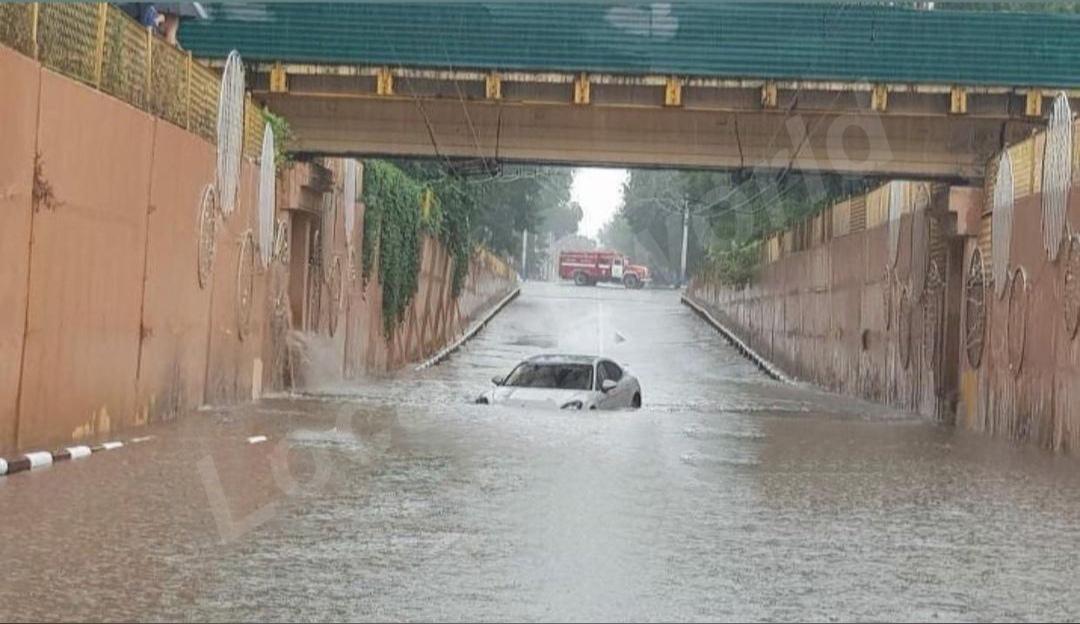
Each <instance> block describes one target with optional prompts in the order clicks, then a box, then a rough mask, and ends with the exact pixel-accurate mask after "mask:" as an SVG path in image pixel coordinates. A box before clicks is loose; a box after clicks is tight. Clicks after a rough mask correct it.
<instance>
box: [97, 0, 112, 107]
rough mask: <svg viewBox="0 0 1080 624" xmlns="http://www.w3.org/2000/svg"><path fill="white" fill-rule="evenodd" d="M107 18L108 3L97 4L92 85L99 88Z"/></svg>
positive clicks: (103, 61)
mask: <svg viewBox="0 0 1080 624" xmlns="http://www.w3.org/2000/svg"><path fill="white" fill-rule="evenodd" d="M107 19H109V5H108V4H106V3H104V2H102V3H101V4H99V5H98V16H97V39H96V41H95V42H94V86H95V87H97V88H98V89H100V88H101V70H102V67H103V66H104V63H105V21H106V20H107Z"/></svg>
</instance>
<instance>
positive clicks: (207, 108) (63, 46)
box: [0, 2, 263, 158]
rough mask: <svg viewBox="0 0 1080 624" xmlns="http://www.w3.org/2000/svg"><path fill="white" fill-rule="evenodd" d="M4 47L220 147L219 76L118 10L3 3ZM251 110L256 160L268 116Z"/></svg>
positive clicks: (0, 31) (247, 148)
mask: <svg viewBox="0 0 1080 624" xmlns="http://www.w3.org/2000/svg"><path fill="white" fill-rule="evenodd" d="M0 44H2V45H6V46H8V47H10V48H12V49H13V50H16V51H18V52H20V53H22V54H25V55H26V56H30V57H32V58H35V59H37V60H38V61H40V62H41V63H42V64H43V65H44V66H45V67H48V68H49V69H52V70H54V71H56V72H59V73H61V74H64V75H65V76H68V77H70V78H74V79H76V80H79V81H81V82H84V83H86V84H88V85H90V86H92V87H94V88H96V89H99V90H101V91H103V92H105V93H108V94H110V95H112V96H114V97H117V98H119V99H121V100H124V101H125V102H128V103H129V104H131V105H133V106H135V107H137V108H139V109H142V110H144V111H146V112H148V113H151V114H153V115H156V116H158V117H161V118H162V119H165V120H166V121H169V122H170V123H173V124H175V125H177V126H180V127H181V128H185V129H187V130H189V131H191V132H194V133H196V134H198V135H199V136H201V137H203V138H205V139H206V140H208V141H210V142H215V141H216V133H217V116H218V91H219V89H220V85H221V79H220V76H219V75H218V74H217V73H216V72H215V71H214V70H212V69H210V68H209V67H206V66H205V65H203V64H201V63H199V62H197V61H195V60H194V59H192V58H191V54H190V53H187V52H183V51H181V50H179V49H177V48H175V47H174V46H172V45H170V44H168V43H167V42H165V40H164V39H162V38H160V37H158V36H157V35H155V34H153V32H152V31H151V30H150V29H147V28H143V27H142V26H141V25H139V24H138V23H137V22H136V21H135V20H133V19H131V18H130V17H129V16H128V15H127V14H126V13H124V12H123V11H121V10H120V9H119V8H117V7H115V6H112V5H108V4H86V3H78V4H74V3H50V2H41V3H18V4H9V3H0ZM245 109H246V110H245V115H244V119H245V124H244V127H245V129H244V155H246V156H248V157H250V158H256V157H258V155H259V151H260V148H261V145H262V132H263V123H262V116H261V115H260V113H259V110H258V109H257V108H256V107H255V106H254V105H253V104H252V103H251V101H250V99H249V100H248V101H247V102H246V103H245Z"/></svg>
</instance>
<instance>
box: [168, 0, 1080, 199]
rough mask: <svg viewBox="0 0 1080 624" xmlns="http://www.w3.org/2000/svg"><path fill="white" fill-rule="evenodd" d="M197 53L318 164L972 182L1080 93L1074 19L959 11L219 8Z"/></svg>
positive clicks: (191, 38) (189, 41) (744, 5)
mask: <svg viewBox="0 0 1080 624" xmlns="http://www.w3.org/2000/svg"><path fill="white" fill-rule="evenodd" d="M183 40H184V43H185V45H186V46H188V47H189V48H191V49H192V50H194V52H195V54H196V55H197V56H200V57H204V58H208V59H220V58H223V57H224V56H225V55H226V54H227V53H228V52H229V51H230V50H232V49H237V50H239V51H240V53H241V54H242V56H243V58H244V59H245V61H246V62H247V63H249V72H250V73H249V77H248V84H249V86H250V87H252V88H253V90H254V93H255V96H256V98H257V99H258V100H261V101H264V102H266V103H267V104H268V105H269V106H270V107H272V109H274V110H275V111H278V112H279V113H281V114H283V115H285V116H286V117H287V118H288V119H289V121H290V122H291V124H292V128H293V130H294V132H295V134H296V145H295V147H296V148H297V149H298V150H299V151H303V152H312V153H322V154H342V155H344V154H351V155H393V156H424V157H432V156H436V157H460V158H465V159H478V160H480V161H483V162H484V163H488V162H490V161H514V160H527V161H539V162H549V163H577V164H604V165H634V166H650V165H653V166H655V165H662V166H686V167H705V168H754V167H765V168H783V167H789V166H790V167H793V168H796V169H800V170H829V171H838V172H845V173H854V174H865V175H881V176H902V177H908V178H933V179H942V180H954V181H955V180H968V181H971V180H978V179H980V178H981V177H982V176H983V167H984V164H985V162H986V161H987V159H988V158H989V157H990V156H991V155H992V154H993V153H994V152H995V151H996V150H998V149H1000V148H1001V147H1002V146H1003V145H1004V144H1008V143H1013V142H1016V141H1018V140H1020V139H1022V138H1024V137H1026V136H1028V135H1029V134H1030V133H1031V132H1032V131H1033V130H1035V129H1038V128H1039V127H1041V126H1042V125H1044V123H1045V122H1044V118H1045V114H1046V112H1047V109H1048V108H1049V107H1048V106H1045V105H1044V102H1045V101H1047V99H1048V98H1049V97H1050V96H1052V95H1055V94H1057V93H1058V92H1059V91H1062V90H1064V91H1066V92H1067V93H1068V94H1069V96H1070V97H1072V98H1076V97H1080V46H1077V45H1076V42H1077V41H1080V17H1078V16H1073V15H1063V14H1056V15H1051V14H1025V13H1001V12H993V13H991V12H972V11H956V10H948V9H947V5H946V9H945V10H931V11H923V10H914V9H908V8H898V7H884V6H850V5H847V6H842V5H822V4H788V3H775V4H772V3H757V2H755V3H748V2H722V3H698V2H681V3H680V2H675V3H653V4H651V5H641V4H623V3H615V2H597V3H561V2H555V3H532V2H526V3H498V2H489V3H476V2H464V3H459V2H452V3H416V4H404V5H403V4H394V5H384V4H369V3H360V4H339V3H325V4H323V3H315V4H277V3H269V4H257V3H245V4H240V5H231V4H223V5H220V6H218V7H216V8H215V9H214V10H213V11H212V14H211V18H210V19H209V20H206V21H203V22H199V23H194V24H192V25H191V26H190V27H187V29H186V30H185V32H184V33H183ZM1074 108H1075V106H1074Z"/></svg>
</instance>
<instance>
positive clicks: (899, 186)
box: [889, 180, 904, 267]
mask: <svg viewBox="0 0 1080 624" xmlns="http://www.w3.org/2000/svg"><path fill="white" fill-rule="evenodd" d="M903 201H904V186H903V183H901V182H898V181H895V180H894V181H893V182H890V183H889V266H890V267H895V266H896V262H897V259H898V258H899V257H900V219H901V214H902V213H903Z"/></svg>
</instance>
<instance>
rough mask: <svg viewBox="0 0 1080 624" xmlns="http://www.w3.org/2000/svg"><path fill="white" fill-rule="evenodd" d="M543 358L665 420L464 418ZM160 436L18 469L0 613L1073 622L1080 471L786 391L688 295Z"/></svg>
mask: <svg viewBox="0 0 1080 624" xmlns="http://www.w3.org/2000/svg"><path fill="white" fill-rule="evenodd" d="M542 351H571V352H596V351H602V352H603V353H605V354H607V355H609V356H611V357H612V358H614V359H616V360H618V361H620V362H624V363H627V364H628V365H629V367H630V369H631V370H632V371H633V372H634V373H635V374H636V375H637V376H638V377H639V378H640V379H641V383H642V387H643V394H644V401H645V407H644V408H643V409H641V410H639V411H625V412H614V413H604V412H601V413H596V412H591V413H566V412H530V411H519V410H510V409H504V408H498V407H490V406H478V405H473V404H471V403H470V401H471V399H472V398H473V397H475V396H476V395H477V394H479V392H481V391H482V390H484V389H485V388H486V387H487V384H489V383H490V382H488V381H487V380H489V379H490V378H491V377H492V375H494V374H496V373H504V372H506V371H507V370H508V369H509V368H510V366H512V365H513V364H514V363H515V362H516V361H517V360H518V359H519V358H521V357H523V356H527V355H531V354H534V353H538V352H542ZM148 431H149V433H151V434H152V435H153V436H154V438H153V439H152V440H150V441H149V442H145V443H143V444H139V445H129V446H128V447H125V448H123V449H120V450H116V451H111V452H108V453H102V454H100V455H94V456H93V457H91V458H89V459H85V460H80V461H76V462H68V463H64V464H60V465H57V466H53V467H52V468H49V469H46V470H41V471H35V472H33V473H30V474H25V473H24V474H20V475H14V476H12V477H8V478H6V479H4V478H0V619H2V620H26V619H31V620H38V619H47V620H53V619H73V618H74V619H87V620H130V619H147V620H207V619H209V620H250V621H266V620H329V619H333V620H339V619H344V620H433V619H434V620H476V619H479V620H493V619H499V620H508V619H509V620H518V619H521V620H565V619H572V620H611V619H616V620H622V619H635V620H909V619H917V620H932V619H942V620H997V619H1008V620H1068V619H1072V620H1075V619H1077V618H1080V592H1077V591H1076V583H1077V581H1076V579H1077V578H1080V574H1078V573H1080V557H1078V556H1077V554H1078V548H1080V522H1078V518H1080V462H1078V461H1077V460H1076V459H1075V458H1070V457H1062V456H1055V455H1051V454H1048V453H1043V452H1041V451H1038V450H1036V449H1032V448H1028V447H1025V446H1013V445H1010V444H1008V443H1005V442H1002V441H999V440H993V439H988V438H985V437H981V436H977V435H973V434H965V433H963V432H958V431H954V430H952V429H950V428H946V427H940V426H937V425H934V424H932V423H928V422H925V421H923V420H919V419H914V418H911V417H908V416H905V415H904V414H900V413H896V412H892V411H889V410H886V409H884V408H880V407H875V406H872V405H869V404H866V403H862V402H859V401H853V400H848V399H841V398H837V397H834V396H831V395H828V394H825V393H823V392H819V391H815V390H812V389H808V388H800V387H790V386H783V385H781V384H779V383H777V382H773V381H770V380H768V379H767V378H765V377H764V376H763V375H762V374H761V373H759V372H758V371H757V369H755V368H754V367H753V366H751V365H750V364H749V363H747V362H746V361H745V360H743V359H741V358H740V357H739V356H738V355H737V354H736V353H735V352H733V350H732V349H730V348H729V347H727V346H726V344H725V343H724V342H723V341H722V339H721V338H720V337H719V336H718V335H717V334H716V333H715V332H714V331H713V330H712V329H711V328H709V327H708V326H707V325H705V324H704V323H703V322H702V321H701V320H700V319H698V318H697V317H696V316H694V315H693V314H692V313H691V312H690V311H689V310H688V309H687V308H685V307H683V306H681V305H679V303H678V299H677V296H676V295H675V293H673V292H670V291H625V290H621V289H616V288H576V287H573V286H560V285H549V284H527V285H526V288H525V290H524V293H523V295H522V296H521V297H520V298H519V299H518V300H517V301H515V302H514V303H513V304H511V305H510V306H509V307H508V308H506V310H504V311H503V312H502V313H501V314H500V315H499V316H498V317H496V319H495V320H494V321H493V322H492V323H491V324H489V325H488V327H487V328H486V329H485V330H484V331H483V332H481V333H480V334H479V335H478V336H477V338H476V339H474V340H473V341H472V342H471V343H469V344H468V345H467V346H466V348H464V349H463V350H462V351H460V352H458V353H457V354H455V355H454V356H453V357H452V358H451V359H450V360H448V361H447V362H445V363H443V364H441V365H439V366H437V367H434V368H432V369H428V370H426V371H423V372H421V373H415V372H406V373H402V374H400V375H397V376H395V377H393V378H391V379H384V380H371V381H368V382H365V383H363V384H354V385H349V386H343V385H337V386H335V387H331V388H328V390H327V392H326V393H324V394H323V395H322V396H319V397H308V398H304V397H299V398H297V397H292V398H277V399H269V400H265V401H263V402H261V403H260V404H258V405H256V406H248V407H243V408H238V409H232V410H209V411H203V412H200V413H197V414H193V415H191V416H189V417H187V418H184V419H182V420H180V421H178V422H176V423H173V424H169V425H159V426H154V427H151V428H149V430H148ZM138 433H142V432H141V431H140V432H138ZM138 433H137V434H135V435H138ZM254 435H265V436H267V437H268V441H267V442H266V443H264V444H254V445H252V444H248V443H247V438H248V436H254Z"/></svg>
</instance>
